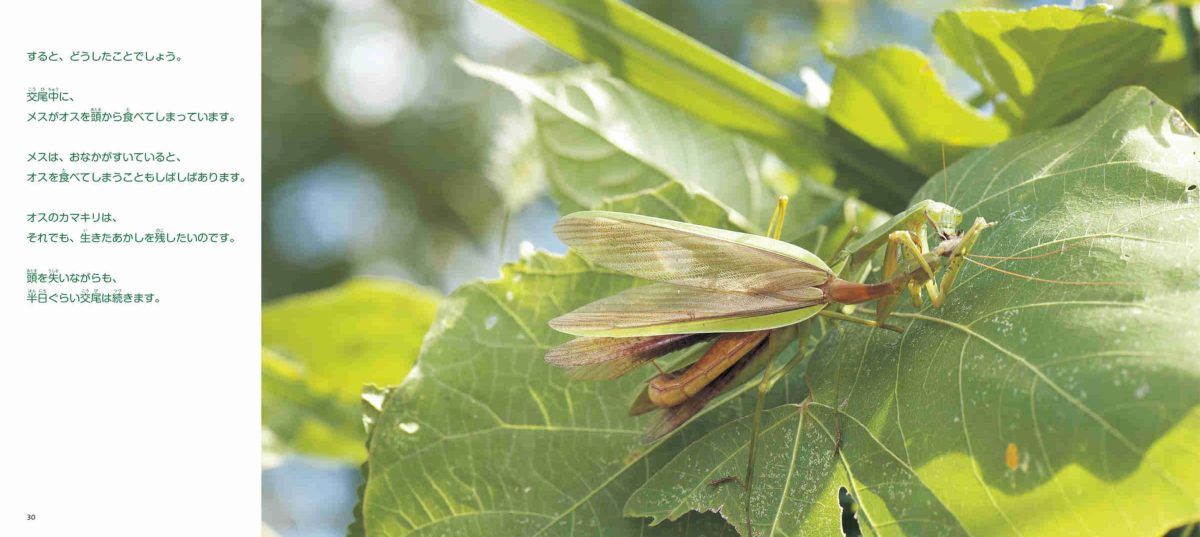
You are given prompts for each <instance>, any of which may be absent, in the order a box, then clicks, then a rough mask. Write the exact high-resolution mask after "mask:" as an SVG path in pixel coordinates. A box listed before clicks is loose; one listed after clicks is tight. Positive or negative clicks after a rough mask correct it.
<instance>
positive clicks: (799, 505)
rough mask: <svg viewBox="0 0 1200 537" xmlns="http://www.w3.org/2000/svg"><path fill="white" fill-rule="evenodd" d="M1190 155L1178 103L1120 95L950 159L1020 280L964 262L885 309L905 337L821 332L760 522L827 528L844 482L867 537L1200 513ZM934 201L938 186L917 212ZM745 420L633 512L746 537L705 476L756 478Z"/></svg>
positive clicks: (1107, 531)
mask: <svg viewBox="0 0 1200 537" xmlns="http://www.w3.org/2000/svg"><path fill="white" fill-rule="evenodd" d="M1197 154H1200V136H1198V135H1197V134H1196V132H1195V131H1194V130H1192V128H1191V127H1189V126H1188V125H1187V124H1186V123H1184V122H1183V121H1182V119H1181V118H1180V116H1179V113H1178V112H1177V111H1176V110H1174V109H1172V108H1170V107H1169V106H1167V105H1165V104H1164V103H1162V101H1160V100H1158V99H1157V98H1156V97H1154V95H1153V94H1151V93H1150V92H1149V91H1147V90H1145V89H1143V88H1123V89H1120V90H1118V91H1115V92H1113V93H1112V94H1111V95H1110V96H1109V97H1108V98H1106V99H1105V100H1104V101H1103V102H1101V103H1100V104H1099V105H1097V106H1096V107H1095V108H1094V109H1092V110H1091V111H1090V112H1089V113H1087V114H1086V115H1085V116H1083V117H1082V118H1080V119H1079V120H1077V121H1075V122H1072V123H1071V124H1069V125H1066V126H1063V127H1060V128H1056V129H1051V130H1047V131H1044V132H1039V133H1034V134H1029V135H1026V136H1021V137H1018V138H1015V139H1012V140H1009V141H1006V142H1004V143H1002V144H1000V145H998V146H996V147H994V148H992V149H988V150H980V151H976V152H974V153H972V154H970V155H968V156H967V157H966V158H964V159H962V160H961V161H959V162H958V163H956V164H955V165H954V166H953V167H952V168H951V169H950V170H949V173H950V175H951V176H953V177H955V178H957V181H955V183H954V184H953V190H952V191H951V198H950V200H949V201H950V203H951V204H952V205H954V206H956V207H959V208H961V209H963V210H964V211H965V213H966V216H967V217H968V218H971V219H973V218H974V217H976V216H983V217H985V218H988V219H989V220H994V221H996V222H997V225H996V226H995V227H994V228H992V229H990V230H988V231H987V232H986V234H985V235H984V236H983V237H982V238H981V240H980V241H979V243H978V244H977V247H976V251H975V253H976V254H980V255H990V256H1020V258H1016V259H1011V260H1002V259H980V262H984V263H988V264H992V265H997V266H998V267H999V268H1001V269H1003V270H1006V271H1009V272H1013V273H1017V274H1023V275H1026V276H1025V277H1017V276H1013V275H1008V274H1002V273H998V272H995V271H991V270H984V269H983V268H981V267H979V266H973V265H968V267H967V269H965V270H964V272H963V274H962V275H961V276H960V277H959V279H958V284H957V285H956V287H955V288H954V289H953V292H952V293H951V294H950V295H949V297H948V302H947V304H946V305H945V307H944V308H942V309H932V308H929V307H923V308H921V309H913V308H912V307H911V305H908V306H906V308H905V309H901V310H900V311H899V312H898V313H896V314H895V315H894V316H893V317H892V320H893V322H897V323H899V324H900V325H901V326H903V327H904V328H905V329H906V331H905V333H904V334H903V335H896V334H892V333H889V332H884V331H880V330H870V329H866V328H863V327H859V326H854V325H842V326H839V327H838V329H837V330H836V331H834V332H833V333H832V334H831V335H830V336H828V337H827V338H825V340H824V341H822V343H821V345H820V346H819V347H818V349H817V350H816V352H815V353H814V355H813V356H812V357H811V358H810V359H809V364H808V368H807V378H808V381H809V386H810V387H811V390H812V392H811V397H810V398H809V399H808V400H806V401H805V402H804V403H803V404H802V405H795V404H792V405H785V406H782V407H779V408H776V409H774V410H772V411H770V412H769V413H767V414H766V415H765V417H764V428H765V430H766V433H765V434H764V436H763V438H762V441H761V442H760V443H759V446H761V447H760V448H759V452H758V453H757V457H756V458H757V461H758V465H757V467H756V468H757V470H756V475H757V476H759V477H758V479H756V482H755V488H754V497H753V500H754V501H753V506H754V507H753V520H754V525H755V528H756V531H758V532H761V533H762V534H763V535H772V534H774V535H797V534H808V533H809V532H812V533H813V534H820V535H823V534H828V533H829V532H831V531H832V528H835V527H836V525H835V524H836V517H837V512H838V510H837V491H838V489H839V488H842V487H844V488H846V489H847V490H849V492H850V493H851V494H853V495H854V497H855V498H856V499H857V501H858V507H859V508H858V512H857V517H858V520H859V522H860V524H861V525H862V528H863V531H864V534H891V535H931V534H937V535H1019V534H1023V535H1120V536H1127V535H1146V536H1158V535H1162V534H1163V532H1165V531H1166V530H1168V529H1170V528H1171V527H1173V526H1177V525H1180V524H1182V523H1184V522H1188V521H1194V520H1197V519H1198V518H1200V479H1198V477H1200V457H1197V456H1196V446H1197V445H1200V391H1197V390H1196V386H1197V385H1200V350H1198V348H1197V346H1196V342H1197V341H1200V328H1198V326H1200V325H1197V323H1196V319H1197V318H1200V287H1198V286H1197V283H1196V282H1198V281H1200V194H1198V192H1197V188H1198V185H1197V182H1198V181H1200V175H1198V174H1197V172H1196V170H1197V169H1198V168H1197V163H1198V161H1197V156H1196V155H1197ZM941 192H942V184H941V180H940V178H939V177H935V178H934V179H932V180H931V181H930V182H929V183H928V184H926V186H925V188H924V189H922V191H921V192H918V193H917V195H916V196H915V197H914V200H916V199H923V198H926V197H935V198H936V197H938V196H939V195H940V193H941ZM1042 254H1046V255H1042ZM1054 282H1058V283H1054ZM1063 282H1074V283H1077V284H1078V285H1076V284H1071V283H1063ZM792 402H793V403H800V402H801V401H799V400H797V399H792ZM747 420H748V418H746V419H743V420H742V421H740V422H736V423H732V424H729V425H726V426H725V427H724V428H722V429H717V430H714V431H712V432H711V433H710V434H709V435H708V436H707V437H705V438H704V439H703V440H702V441H700V442H697V443H695V444H692V445H690V446H688V447H687V448H686V449H685V450H684V451H683V452H682V453H681V454H680V455H678V456H677V457H676V459H675V460H673V461H672V462H671V463H669V464H668V465H667V466H666V467H665V468H664V469H663V470H661V471H660V472H659V473H657V474H655V475H654V476H653V477H651V478H650V479H649V480H648V481H647V483H646V485H645V486H644V487H642V488H641V489H640V490H639V491H638V492H637V493H636V494H635V495H634V496H633V497H632V498H631V499H630V500H629V504H628V505H627V506H626V512H627V513H629V514H630V515H635V516H648V517H653V518H654V519H655V521H661V520H663V519H673V518H674V517H677V516H679V515H680V514H681V513H683V512H686V511H688V510H722V513H723V515H724V516H726V517H727V518H728V519H729V520H730V522H731V523H734V524H737V527H738V528H739V530H741V529H742V528H743V527H744V526H743V524H744V522H743V521H742V517H743V516H744V513H743V512H742V511H740V501H741V498H742V496H741V494H740V489H739V490H735V489H737V488H736V487H727V488H728V489H729V490H724V489H720V490H712V489H709V488H705V487H704V486H702V485H703V481H704V479H705V478H706V477H707V475H708V473H715V474H720V473H723V472H731V471H738V469H739V468H744V465H745V460H746V459H745V457H746V445H747V441H748V435H747V433H746V431H747V430H748V425H747ZM839 440H840V443H841V450H840V451H839V452H838V453H837V454H836V455H835V454H834V445H835V444H836V443H838V442H839ZM1010 451H1013V455H1015V460H1014V461H1012V462H1015V464H1013V465H1011V466H1010V465H1009V461H1008V454H1009V452H1010ZM711 467H719V469H718V470H715V471H712V472H709V471H708V469H709V468H711ZM701 472H707V473H706V474H701ZM1133 499H1144V500H1145V501H1141V500H1138V501H1133Z"/></svg>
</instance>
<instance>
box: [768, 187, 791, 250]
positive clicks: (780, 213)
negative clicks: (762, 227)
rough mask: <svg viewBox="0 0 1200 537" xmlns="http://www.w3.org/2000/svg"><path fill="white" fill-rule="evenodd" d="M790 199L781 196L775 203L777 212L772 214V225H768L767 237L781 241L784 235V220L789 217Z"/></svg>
mask: <svg viewBox="0 0 1200 537" xmlns="http://www.w3.org/2000/svg"><path fill="white" fill-rule="evenodd" d="M787 206H788V197H787V196H779V199H778V200H777V201H776V202H775V212H774V213H772V214H771V223H770V224H768V225H767V236H768V237H771V238H772V239H775V240H779V235H780V234H782V233H783V219H784V217H786V216H787Z"/></svg>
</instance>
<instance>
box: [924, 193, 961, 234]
mask: <svg viewBox="0 0 1200 537" xmlns="http://www.w3.org/2000/svg"><path fill="white" fill-rule="evenodd" d="M925 220H927V221H928V222H929V224H930V225H932V226H933V229H934V231H935V232H936V233H937V235H938V237H939V238H941V239H942V240H946V239H948V238H950V237H954V236H958V225H959V224H961V223H962V211H960V210H958V209H955V208H954V207H951V206H949V205H946V204H945V203H942V202H940V201H933V202H930V203H929V206H927V207H925Z"/></svg>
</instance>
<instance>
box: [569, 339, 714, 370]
mask: <svg viewBox="0 0 1200 537" xmlns="http://www.w3.org/2000/svg"><path fill="white" fill-rule="evenodd" d="M705 339H708V335H707V334H678V335H668V336H644V337H578V338H575V339H572V340H571V341H568V342H566V343H563V344H562V345H559V346H557V347H554V348H553V349H550V351H549V352H547V353H546V363H548V364H550V365H554V366H558V367H561V368H564V369H565V370H566V372H567V375H568V376H570V377H571V378H573V379H578V380H610V379H615V378H617V377H620V376H621V375H624V374H625V373H628V372H630V371H632V370H634V369H635V368H637V367H638V366H640V365H642V364H644V363H646V362H648V361H650V360H653V359H655V358H658V357H660V356H664V355H666V354H669V353H671V352H672V351H676V350H679V349H682V348H685V347H690V346H691V345H693V344H695V343H699V342H700V341H703V340H705Z"/></svg>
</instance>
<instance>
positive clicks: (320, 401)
mask: <svg viewBox="0 0 1200 537" xmlns="http://www.w3.org/2000/svg"><path fill="white" fill-rule="evenodd" d="M437 301H438V296H437V294H436V293H433V292H432V291H429V290H426V289H424V288H420V287H417V286H414V285H411V284H407V283H404V282H399V281H387V280H381V279H367V278H363V279H357V280H351V281H349V282H347V283H344V284H342V285H340V286H338V287H334V288H332V289H327V290H323V291H318V292H315V293H309V294H305V295H299V296H294V297H290V298H286V299H283V300H280V301H277V302H274V303H271V304H268V305H266V306H265V307H263V314H262V331H263V347H264V348H263V357H262V360H263V364H262V365H263V401H262V420H263V426H264V427H265V428H266V430H267V431H268V432H269V435H268V436H269V437H270V438H271V439H272V443H271V444H269V446H268V447H270V448H273V449H278V450H280V451H292V452H299V453H303V454H308V455H318V456H323V457H331V458H336V459H341V460H345V461H354V462H357V461H361V460H362V459H363V457H364V456H365V453H364V452H363V440H364V438H365V435H364V434H363V428H362V418H361V417H360V414H361V413H360V411H359V397H360V395H359V394H360V391H361V390H362V387H363V385H364V384H368V383H378V384H399V383H400V381H402V380H404V377H405V375H407V374H408V371H409V369H410V368H411V367H412V365H413V363H414V362H415V361H416V357H417V353H418V351H419V350H420V348H421V340H422V338H423V336H424V335H425V332H426V331H427V330H428V329H429V326H430V324H431V323H432V322H433V315H434V312H435V310H436V308H437Z"/></svg>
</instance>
